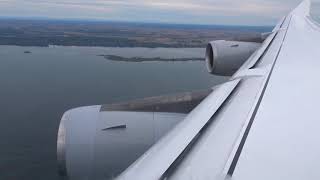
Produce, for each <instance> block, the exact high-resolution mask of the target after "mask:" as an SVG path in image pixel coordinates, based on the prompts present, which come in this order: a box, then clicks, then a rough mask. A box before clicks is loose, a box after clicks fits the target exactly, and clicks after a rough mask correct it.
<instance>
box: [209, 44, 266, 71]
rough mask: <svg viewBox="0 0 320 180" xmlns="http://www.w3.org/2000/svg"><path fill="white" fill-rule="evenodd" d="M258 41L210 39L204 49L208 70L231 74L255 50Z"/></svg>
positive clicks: (257, 46) (258, 45)
mask: <svg viewBox="0 0 320 180" xmlns="http://www.w3.org/2000/svg"><path fill="white" fill-rule="evenodd" d="M260 45H261V44H260V43H256V42H238V41H225V40H218V41H212V42H210V43H209V44H208V45H207V49H206V66H207V69H208V72H209V73H211V74H215V75H221V76H231V75H233V73H235V72H236V71H237V70H238V69H239V68H240V66H241V65H242V64H243V63H244V62H245V61H246V60H247V59H248V58H249V57H250V56H251V54H252V53H253V52H255V51H256V50H257V49H258V48H259V47H260Z"/></svg>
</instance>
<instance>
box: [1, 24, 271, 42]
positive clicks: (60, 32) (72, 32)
mask: <svg viewBox="0 0 320 180" xmlns="http://www.w3.org/2000/svg"><path fill="white" fill-rule="evenodd" d="M271 29H272V28H271V27H248V26H247V27H246V26H217V25H177V24H155V23H126V22H102V21H67V20H64V21H62V20H19V19H0V45H18V46H49V45H61V46H101V47H150V48H154V47H175V48H180V47H205V46H206V44H207V43H208V42H209V41H211V40H218V39H225V40H238V41H253V42H259V41H261V40H260V34H261V33H262V32H267V31H270V30H271Z"/></svg>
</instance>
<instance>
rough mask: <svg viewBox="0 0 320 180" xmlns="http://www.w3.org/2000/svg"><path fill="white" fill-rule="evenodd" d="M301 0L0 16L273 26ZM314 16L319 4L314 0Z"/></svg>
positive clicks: (6, 2) (74, 6) (51, 3)
mask: <svg viewBox="0 0 320 180" xmlns="http://www.w3.org/2000/svg"><path fill="white" fill-rule="evenodd" d="M299 2H300V0H0V16H2V17H23V18H31V17H32V18H59V19H60V18H63V19H96V20H111V21H134V22H165V23H183V24H227V25H230V24H233V25H239V24H240V25H273V24H275V23H276V22H277V21H278V19H279V18H280V17H282V16H284V15H286V14H287V13H288V12H289V11H290V10H291V9H292V8H294V7H295V6H296V5H298V4H299ZM313 2H314V8H313V11H314V12H315V13H314V14H315V16H317V15H318V14H317V13H316V12H319V11H318V10H320V8H319V7H320V6H319V5H318V2H320V0H313Z"/></svg>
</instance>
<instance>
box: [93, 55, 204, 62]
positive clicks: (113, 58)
mask: <svg viewBox="0 0 320 180" xmlns="http://www.w3.org/2000/svg"><path fill="white" fill-rule="evenodd" d="M98 56H102V57H104V58H105V59H107V60H110V61H123V62H153V61H165V62H168V61H171V62H175V61H204V59H203V58H169V59H166V58H161V57H153V58H144V57H130V58H127V57H122V56H116V55H98Z"/></svg>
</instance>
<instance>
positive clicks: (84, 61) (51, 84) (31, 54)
mask: <svg viewBox="0 0 320 180" xmlns="http://www.w3.org/2000/svg"><path fill="white" fill-rule="evenodd" d="M25 52H28V53H25ZM99 54H113V55H119V56H124V57H137V56H138V57H146V58H150V57H162V58H188V57H201V56H203V54H204V49H202V48H193V49H174V48H170V49H167V48H156V49H148V48H90V47H59V46H51V47H49V48H42V47H17V46H0V147H1V148H0V179H1V180H2V179H4V180H21V179H23V180H42V179H46V180H59V179H60V177H59V176H58V174H57V164H56V136H57V131H58V126H59V122H60V118H61V116H62V114H63V112H65V111H66V110H68V109H70V108H74V107H79V106H86V105H96V104H106V103H111V102H116V101H123V100H130V99H136V98H141V97H146V96H154V95H163V94H171V93H177V92H185V91H191V90H198V89H207V88H210V87H212V86H214V85H216V84H219V83H221V82H223V81H224V80H225V78H221V77H217V76H212V75H209V74H208V73H207V72H206V69H205V66H204V62H199V61H194V62H193V61H190V62H141V63H130V62H115V61H108V60H106V59H105V58H104V57H99V56H97V55H99Z"/></svg>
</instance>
